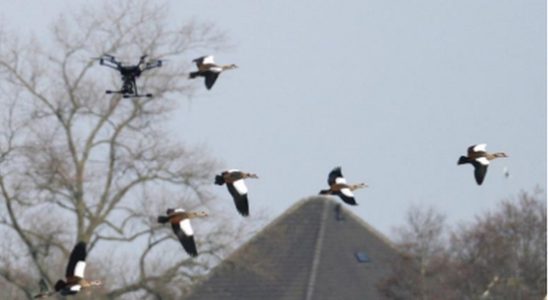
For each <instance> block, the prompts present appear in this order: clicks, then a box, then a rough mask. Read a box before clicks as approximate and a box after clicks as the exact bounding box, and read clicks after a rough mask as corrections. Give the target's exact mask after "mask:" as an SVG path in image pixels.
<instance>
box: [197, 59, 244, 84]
mask: <svg viewBox="0 0 548 300" xmlns="http://www.w3.org/2000/svg"><path fill="white" fill-rule="evenodd" d="M193 62H195V63H196V67H198V71H195V72H191V73H190V76H189V78H190V79H193V78H196V77H198V76H201V77H204V78H205V86H206V88H207V89H208V90H210V89H211V88H212V87H213V84H214V83H215V81H216V80H217V77H219V75H220V74H221V72H223V71H225V70H231V69H235V68H237V67H238V66H236V65H235V64H230V65H218V64H216V63H215V62H214V61H213V55H207V56H202V57H198V58H196V59H194V60H193Z"/></svg>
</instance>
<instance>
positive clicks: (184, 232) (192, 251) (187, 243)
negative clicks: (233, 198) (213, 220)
mask: <svg viewBox="0 0 548 300" xmlns="http://www.w3.org/2000/svg"><path fill="white" fill-rule="evenodd" d="M166 214H167V216H159V217H158V222H159V223H161V224H165V223H167V222H169V223H171V227H172V228H173V232H175V235H176V236H177V238H178V239H179V241H180V242H181V245H183V249H185V251H186V253H188V254H189V255H190V256H192V257H196V256H198V250H196V243H195V242H194V231H193V230H192V226H191V225H190V219H192V218H197V217H206V216H207V213H206V212H204V211H197V212H193V211H188V212H187V211H185V210H184V209H182V208H176V209H173V208H168V209H167V211H166Z"/></svg>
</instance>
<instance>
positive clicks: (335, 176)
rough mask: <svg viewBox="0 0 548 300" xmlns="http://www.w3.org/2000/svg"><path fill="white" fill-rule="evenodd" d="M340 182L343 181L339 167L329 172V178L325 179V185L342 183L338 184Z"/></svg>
mask: <svg viewBox="0 0 548 300" xmlns="http://www.w3.org/2000/svg"><path fill="white" fill-rule="evenodd" d="M341 180H344V177H343V175H342V171H341V167H336V168H334V169H333V170H331V172H329V176H328V177H327V184H329V185H334V184H335V183H344V182H340V181H341ZM345 182H346V181H345Z"/></svg>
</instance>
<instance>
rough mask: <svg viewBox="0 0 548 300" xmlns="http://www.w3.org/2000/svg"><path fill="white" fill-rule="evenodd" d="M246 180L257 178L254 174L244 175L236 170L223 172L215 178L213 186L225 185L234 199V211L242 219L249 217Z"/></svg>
mask: <svg viewBox="0 0 548 300" xmlns="http://www.w3.org/2000/svg"><path fill="white" fill-rule="evenodd" d="M246 178H255V179H256V178H259V177H258V176H257V175H256V174H253V173H246V172H242V171H240V170H236V169H232V170H227V171H223V172H222V173H221V174H220V175H216V176H215V184H217V185H223V184H225V183H226V187H227V188H228V191H229V192H230V195H232V198H233V199H234V204H235V205H236V209H237V210H238V212H239V213H240V214H241V215H242V216H244V217H246V216H249V203H248V200H247V186H246V185H245V182H244V179H246Z"/></svg>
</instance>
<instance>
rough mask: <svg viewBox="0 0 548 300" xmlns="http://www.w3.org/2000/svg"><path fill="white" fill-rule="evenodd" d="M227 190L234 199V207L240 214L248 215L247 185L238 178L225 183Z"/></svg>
mask: <svg viewBox="0 0 548 300" xmlns="http://www.w3.org/2000/svg"><path fill="white" fill-rule="evenodd" d="M226 186H227V188H228V191H229V192H230V195H232V198H233V199H234V204H235V205H236V209H237V210H238V212H239V213H240V214H241V215H242V216H248V215H249V202H248V200H247V186H246V185H245V182H244V180H243V179H238V180H236V181H234V182H233V183H227V185H226Z"/></svg>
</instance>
